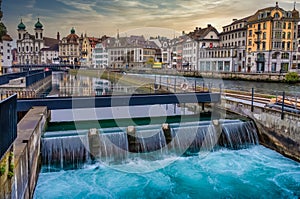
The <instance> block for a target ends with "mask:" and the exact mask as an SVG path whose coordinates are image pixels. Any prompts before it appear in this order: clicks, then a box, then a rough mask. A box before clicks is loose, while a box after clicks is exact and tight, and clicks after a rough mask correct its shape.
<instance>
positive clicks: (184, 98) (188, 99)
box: [17, 92, 221, 111]
mask: <svg viewBox="0 0 300 199" xmlns="http://www.w3.org/2000/svg"><path fill="white" fill-rule="evenodd" d="M220 101H221V95H220V93H208V92H197V93H177V94H174V93H168V94H137V95H120V96H118V95H114V96H95V97H51V98H37V99H18V103H17V110H18V111H28V110H29V109H30V108H31V107H33V106H47V107H48V109H49V110H56V109H75V108H98V107H114V106H138V105H153V104H175V103H218V102H220Z"/></svg>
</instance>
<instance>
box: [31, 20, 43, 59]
mask: <svg viewBox="0 0 300 199" xmlns="http://www.w3.org/2000/svg"><path fill="white" fill-rule="evenodd" d="M34 32H35V46H34V49H33V53H34V61H33V62H34V63H36V64H37V63H41V60H39V59H40V58H41V56H39V52H40V50H41V49H42V48H44V40H43V38H44V36H43V25H42V24H41V22H40V19H39V18H38V21H37V22H36V23H35V25H34Z"/></svg>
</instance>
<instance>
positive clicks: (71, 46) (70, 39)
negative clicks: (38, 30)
mask: <svg viewBox="0 0 300 199" xmlns="http://www.w3.org/2000/svg"><path fill="white" fill-rule="evenodd" d="M59 59H60V62H61V63H64V64H72V65H73V64H75V65H77V64H79V59H80V50H79V36H78V35H77V34H75V29H74V28H72V29H71V31H70V34H69V35H68V36H66V37H64V38H63V39H62V40H61V41H60V42H59Z"/></svg>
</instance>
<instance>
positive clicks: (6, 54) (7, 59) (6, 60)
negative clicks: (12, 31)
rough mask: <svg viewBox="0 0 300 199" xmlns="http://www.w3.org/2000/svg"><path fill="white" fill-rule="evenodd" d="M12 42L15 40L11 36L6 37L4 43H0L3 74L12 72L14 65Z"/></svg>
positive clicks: (3, 39)
mask: <svg viewBox="0 0 300 199" xmlns="http://www.w3.org/2000/svg"><path fill="white" fill-rule="evenodd" d="M12 41H13V39H12V38H11V37H10V36H9V35H7V34H6V35H4V36H3V37H2V42H1V43H0V48H1V55H2V60H1V61H2V70H3V73H9V72H11V65H12V60H13V59H12V52H11V50H12Z"/></svg>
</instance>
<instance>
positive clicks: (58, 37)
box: [56, 32, 60, 41]
mask: <svg viewBox="0 0 300 199" xmlns="http://www.w3.org/2000/svg"><path fill="white" fill-rule="evenodd" d="M56 39H57V40H58V41H59V40H60V35H59V32H57V35H56Z"/></svg>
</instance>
